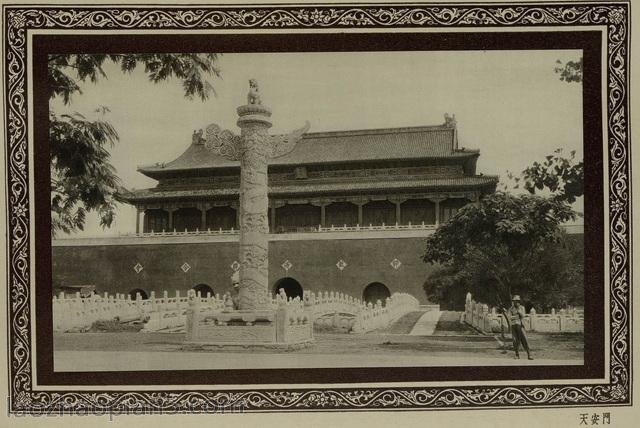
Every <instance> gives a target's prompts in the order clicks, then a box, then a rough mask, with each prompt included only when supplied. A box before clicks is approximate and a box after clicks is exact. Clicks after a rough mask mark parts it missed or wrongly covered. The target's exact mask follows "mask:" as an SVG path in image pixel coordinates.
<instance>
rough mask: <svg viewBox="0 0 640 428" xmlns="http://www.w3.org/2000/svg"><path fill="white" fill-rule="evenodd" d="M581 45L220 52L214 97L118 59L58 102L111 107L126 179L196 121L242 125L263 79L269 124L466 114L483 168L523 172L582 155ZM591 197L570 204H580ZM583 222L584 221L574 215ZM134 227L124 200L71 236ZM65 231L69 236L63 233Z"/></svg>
mask: <svg viewBox="0 0 640 428" xmlns="http://www.w3.org/2000/svg"><path fill="white" fill-rule="evenodd" d="M581 55H582V54H581V52H580V51H576V50H574V51H570V50H548V51H456V52H355V53H354V52H345V53H266V54H224V55H223V56H222V57H221V58H220V61H219V63H218V65H219V67H220V69H221V72H222V79H214V78H211V80H210V81H211V83H212V84H213V86H214V87H215V88H216V91H217V94H218V95H217V97H213V96H212V97H211V98H210V99H209V100H207V101H206V102H202V101H200V100H199V99H193V100H188V99H186V98H185V97H184V95H183V90H182V87H181V85H180V82H179V81H177V80H169V81H166V82H162V83H159V84H153V83H150V82H149V81H148V80H147V78H146V76H145V74H144V72H143V71H142V70H136V71H135V72H134V73H132V74H123V73H121V72H120V71H119V69H118V67H116V66H113V65H111V64H109V65H107V66H106V67H105V68H104V69H105V72H106V74H107V76H108V79H101V80H100V81H99V82H98V83H97V84H93V83H90V82H88V83H85V84H83V85H82V90H83V94H82V95H76V96H74V97H73V99H72V103H71V105H70V106H63V105H62V103H61V102H60V101H59V100H54V101H53V102H52V103H51V108H52V109H53V110H54V111H55V112H57V113H61V112H65V111H67V112H79V113H82V114H84V115H85V116H87V117H95V114H92V112H93V111H94V110H95V109H96V108H97V107H98V106H107V107H109V109H110V110H111V112H110V113H107V116H106V120H108V121H110V122H111V123H112V124H113V125H114V127H115V128H116V130H117V131H118V133H119V135H120V141H119V142H118V143H117V145H116V147H114V148H113V149H112V151H111V155H112V164H113V165H114V167H115V168H116V170H117V171H118V173H119V175H120V177H121V179H122V182H123V184H124V186H125V187H126V188H128V189H134V188H137V189H140V188H147V187H154V186H155V185H156V181H155V180H152V179H150V178H147V177H145V176H143V175H142V174H140V173H139V172H137V171H136V167H137V166H138V165H144V164H153V163H156V162H169V161H171V160H173V159H175V158H176V157H178V156H179V155H180V154H181V153H182V152H183V151H185V150H186V149H187V147H188V146H189V145H190V144H191V134H192V132H193V130H194V129H200V128H205V127H206V126H207V125H209V124H210V123H218V124H219V125H220V126H222V127H223V128H228V129H231V130H233V131H238V129H237V127H236V125H235V123H236V119H237V116H236V111H235V109H236V107H237V106H239V105H241V104H244V103H245V102H246V93H247V89H248V80H249V79H250V78H256V79H257V80H258V82H259V84H260V91H261V93H262V101H263V104H266V105H268V106H269V107H271V109H272V111H273V116H272V119H273V123H274V126H273V128H272V131H273V132H274V133H279V132H285V131H288V130H291V129H294V128H298V127H300V126H301V125H302V124H304V121H305V120H308V121H309V122H310V123H311V130H310V132H318V131H331V130H349V129H368V128H386V127H403V126H421V125H437V124H441V123H443V122H444V113H445V112H447V113H449V114H452V113H454V114H455V115H456V119H457V121H458V138H459V145H460V147H467V148H473V149H476V148H478V149H480V158H479V160H478V173H484V174H497V175H500V176H501V178H503V177H505V178H506V171H512V172H520V171H522V170H523V169H524V168H526V167H527V166H529V165H530V164H531V163H532V162H533V161H536V160H538V161H539V160H542V159H543V158H544V156H546V155H548V154H551V153H552V152H553V151H554V150H555V149H556V148H563V149H564V151H565V153H566V154H567V155H568V154H569V152H570V151H571V150H575V151H576V155H577V157H578V158H579V159H582V156H583V149H582V144H583V141H582V86H581V84H579V83H570V84H569V83H566V82H562V81H560V80H559V79H558V75H557V74H556V73H554V71H553V69H554V67H555V66H556V60H557V59H560V60H562V61H563V62H565V61H568V60H577V59H578V58H580V57H581ZM582 204H583V200H582V198H580V200H579V201H578V202H577V203H576V205H575V206H574V208H575V209H576V210H578V211H580V212H582V211H583V208H582ZM577 223H579V224H580V223H582V220H581V219H580V220H578V222H577ZM134 231H135V209H134V208H133V207H131V206H129V205H124V206H122V207H121V208H120V209H119V212H118V214H117V218H116V221H115V222H114V224H113V225H112V227H111V228H109V229H106V230H103V229H102V228H101V227H100V226H99V225H98V221H97V218H96V217H95V216H94V215H89V216H88V219H87V223H86V225H85V231H84V232H80V233H78V234H75V235H73V236H77V237H82V236H109V235H114V234H118V233H127V232H134ZM63 237H66V236H63V235H61V236H60V238H63Z"/></svg>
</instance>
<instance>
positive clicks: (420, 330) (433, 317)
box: [409, 311, 442, 336]
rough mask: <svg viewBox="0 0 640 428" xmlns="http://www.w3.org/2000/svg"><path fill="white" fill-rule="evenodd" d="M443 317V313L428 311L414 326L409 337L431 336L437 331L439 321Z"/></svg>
mask: <svg viewBox="0 0 640 428" xmlns="http://www.w3.org/2000/svg"><path fill="white" fill-rule="evenodd" d="M441 315H442V311H427V312H425V313H424V315H422V316H421V317H420V319H419V320H418V321H417V322H416V324H415V325H414V326H413V329H412V330H411V332H409V335H411V336H431V335H433V332H434V331H436V326H437V325H438V320H439V319H440V316H441Z"/></svg>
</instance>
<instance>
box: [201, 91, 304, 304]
mask: <svg viewBox="0 0 640 428" xmlns="http://www.w3.org/2000/svg"><path fill="white" fill-rule="evenodd" d="M237 112H238V122H237V125H238V127H239V128H240V130H241V133H240V135H239V136H238V135H235V134H233V133H232V132H231V131H228V130H223V129H221V128H220V127H219V126H218V125H215V124H212V125H209V126H208V127H207V130H206V136H204V137H202V131H200V132H199V133H196V132H194V138H204V140H205V146H206V147H208V148H209V149H210V150H213V151H215V152H216V153H217V154H219V155H221V156H224V157H226V158H227V159H231V160H238V161H240V213H239V214H240V215H239V219H240V222H239V228H240V291H239V309H240V310H257V309H265V308H267V305H268V301H269V299H268V297H269V291H268V286H269V282H268V281H269V253H268V236H269V235H268V234H269V221H268V218H267V211H268V206H269V199H268V191H269V188H268V182H267V165H268V159H269V158H273V157H278V156H282V155H284V154H286V153H288V152H290V151H291V150H293V149H294V147H295V145H296V143H297V142H298V141H299V140H300V139H301V138H302V136H303V135H304V133H305V132H307V130H308V129H309V123H308V122H307V124H306V125H305V126H304V127H302V128H300V129H298V130H295V131H293V132H291V133H289V134H283V135H269V133H268V130H269V128H271V125H272V124H271V120H270V117H271V110H270V109H269V108H268V107H266V106H264V105H262V102H261V99H260V93H259V89H258V84H257V82H256V81H255V80H253V79H252V80H250V81H249V94H248V96H247V104H246V105H243V106H240V107H238V109H237Z"/></svg>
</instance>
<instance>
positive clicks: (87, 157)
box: [48, 54, 220, 235]
mask: <svg viewBox="0 0 640 428" xmlns="http://www.w3.org/2000/svg"><path fill="white" fill-rule="evenodd" d="M217 59H218V56H217V55H216V54H118V55H115V54H110V55H107V54H83V55H80V54H76V55H68V54H62V55H51V56H50V57H49V61H48V79H49V99H50V100H52V99H54V98H57V97H59V98H60V99H61V100H62V102H63V103H64V104H65V105H69V104H70V103H71V101H72V97H73V96H74V95H77V94H81V93H82V89H81V83H82V82H86V81H89V82H93V83H96V82H98V81H99V80H100V78H105V77H106V73H105V72H104V70H103V66H104V64H105V63H107V62H112V63H116V64H118V65H119V67H120V69H121V70H122V71H123V72H125V73H126V72H131V71H133V70H134V69H135V68H136V67H137V66H142V67H144V71H145V73H146V75H147V76H148V78H149V80H150V81H151V82H154V83H159V82H162V81H165V80H168V79H170V78H176V79H178V80H179V81H180V82H181V83H182V87H183V89H184V94H185V96H186V97H187V98H194V97H198V98H200V99H202V100H206V99H207V98H208V97H209V96H210V94H211V93H213V87H212V86H211V84H210V83H209V82H208V81H207V77H209V76H215V77H218V76H219V75H220V71H219V70H218V68H217V67H216V62H217ZM107 111H108V109H105V108H102V109H101V110H100V112H101V113H106V112H107ZM117 140H118V133H117V131H116V130H115V129H114V128H113V126H112V125H110V124H109V123H108V122H107V121H105V120H103V119H100V120H89V119H87V118H86V117H85V116H83V115H81V114H78V113H76V114H72V115H70V114H66V115H58V114H56V113H55V112H50V114H49V143H50V152H51V220H52V227H51V233H52V234H53V235H55V234H56V232H59V231H62V232H66V233H69V232H73V231H76V230H82V229H83V227H84V222H85V217H86V213H87V212H88V211H95V212H97V214H98V216H99V218H100V224H101V225H102V226H103V227H107V226H110V225H111V223H112V222H113V219H114V217H115V208H116V205H115V204H116V203H117V202H119V201H121V193H122V192H123V191H124V189H122V186H121V183H120V180H119V179H118V176H117V174H116V170H115V168H114V167H113V165H111V163H110V155H109V148H110V147H111V146H113V144H115V142H116V141H117Z"/></svg>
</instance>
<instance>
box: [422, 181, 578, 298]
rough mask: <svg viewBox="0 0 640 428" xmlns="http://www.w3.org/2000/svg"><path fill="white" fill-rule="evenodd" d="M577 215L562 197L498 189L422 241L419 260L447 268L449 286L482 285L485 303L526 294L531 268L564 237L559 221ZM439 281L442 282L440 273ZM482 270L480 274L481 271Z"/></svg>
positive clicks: (573, 217) (529, 288) (530, 283)
mask: <svg viewBox="0 0 640 428" xmlns="http://www.w3.org/2000/svg"><path fill="white" fill-rule="evenodd" d="M575 218H576V213H575V212H574V211H573V210H572V209H571V207H570V206H569V205H568V204H567V203H566V202H564V201H562V200H559V199H556V198H545V197H541V196H537V195H528V194H523V195H517V196H515V195H511V194H508V193H505V192H496V193H495V194H493V195H489V196H486V197H485V198H484V199H482V201H481V203H480V206H479V207H476V206H473V205H467V206H465V207H463V208H462V209H461V210H459V211H458V212H457V213H456V215H455V216H454V217H453V218H451V219H450V220H449V221H448V222H446V223H444V224H442V225H441V226H440V228H439V229H438V230H437V231H436V232H435V233H434V234H433V235H431V236H430V237H429V238H427V242H426V244H427V245H426V250H425V254H424V256H423V260H424V261H425V262H427V263H438V264H440V265H442V266H445V268H447V267H448V268H450V270H449V272H448V273H449V276H454V278H452V279H447V281H450V282H449V285H450V286H451V285H455V284H469V283H470V281H473V282H475V283H478V284H480V283H481V284H484V291H485V293H486V294H485V296H484V297H486V300H485V302H486V303H488V304H493V305H496V306H504V305H505V304H506V303H507V302H510V300H511V296H512V295H513V294H515V293H519V294H522V295H524V297H525V298H527V294H528V292H529V290H531V287H532V282H533V281H538V278H535V277H531V276H530V274H531V267H532V265H535V264H536V263H537V262H538V260H540V259H541V257H544V252H545V250H546V249H547V244H549V243H554V242H559V241H560V240H561V238H562V231H561V229H560V227H559V226H560V225H561V224H562V223H564V222H566V221H569V220H573V219H575ZM439 275H440V278H437V281H438V282H439V283H440V284H446V283H445V280H444V278H443V276H444V275H443V274H442V272H440V274H439ZM483 275H484V276H483Z"/></svg>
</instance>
